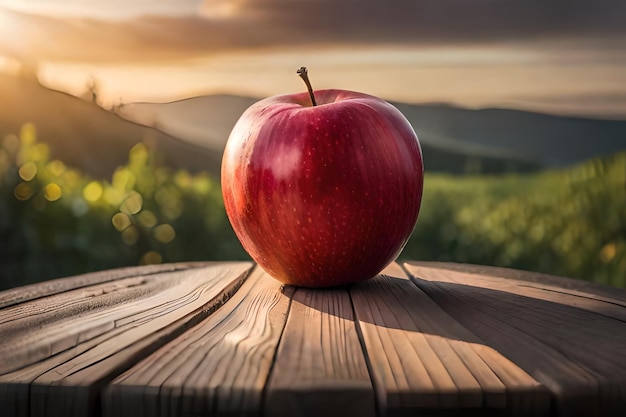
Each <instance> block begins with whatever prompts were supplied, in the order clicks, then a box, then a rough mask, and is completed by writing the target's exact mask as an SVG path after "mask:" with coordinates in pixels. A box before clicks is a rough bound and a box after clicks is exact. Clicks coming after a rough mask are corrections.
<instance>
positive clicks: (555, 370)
mask: <svg viewBox="0 0 626 417" xmlns="http://www.w3.org/2000/svg"><path fill="white" fill-rule="evenodd" d="M405 266H406V268H407V270H408V271H409V273H410V274H411V275H412V279H413V281H414V282H415V283H416V284H417V285H418V286H419V287H420V288H421V289H422V290H424V292H426V293H427V294H428V295H429V296H430V297H431V298H432V299H433V300H434V301H435V302H436V303H437V304H438V305H439V306H441V308H443V309H444V310H445V311H446V312H448V313H449V314H450V315H451V316H453V317H454V318H455V319H456V320H458V321H459V322H460V323H462V324H463V326H464V327H466V328H467V329H469V330H470V331H472V332H473V333H475V334H477V335H478V336H479V337H481V338H482V339H483V340H485V341H486V342H487V343H488V344H489V345H490V346H492V347H493V348H495V349H496V350H498V351H499V352H501V353H502V354H503V355H504V356H506V357H508V358H509V359H511V360H512V361H514V362H515V363H516V364H517V365H519V366H520V367H521V368H522V369H524V370H526V371H527V372H528V373H529V374H530V375H532V376H533V377H534V378H535V379H537V380H538V381H539V382H541V383H542V384H544V385H545V386H546V387H547V388H549V389H550V391H551V392H552V394H553V396H554V398H555V407H556V412H557V413H559V414H562V415H613V414H615V413H617V412H618V411H619V410H622V411H623V410H625V409H626V349H624V347H625V346H626V323H624V322H623V321H621V319H620V318H621V317H622V315H621V314H622V313H623V312H622V311H621V310H620V309H623V307H621V306H619V304H616V303H614V302H609V301H606V300H603V299H600V298H598V297H595V296H588V297H580V295H579V294H578V291H579V290H577V289H574V290H570V289H567V288H563V289H562V290H560V291H554V290H553V288H552V286H550V288H548V289H546V288H544V287H545V284H542V283H541V282H538V283H537V285H535V284H533V285H531V286H530V287H529V286H528V284H529V283H532V279H520V278H519V276H518V277H517V278H516V279H510V278H502V277H497V275H495V276H486V275H480V276H472V275H471V274H469V275H468V274H466V273H463V272H459V271H455V270H453V269H446V268H440V267H437V266H432V265H427V264H410V263H409V264H406V265H405ZM494 272H497V271H494ZM619 293H620V291H615V293H614V294H611V295H610V298H611V299H612V300H613V301H619V299H620V298H621V294H619ZM588 294H594V293H588ZM608 296H609V295H608V294H602V295H600V297H602V298H606V297H608ZM612 315H614V316H615V317H611V316H612ZM598 345H600V346H601V347H599V348H596V347H597V346H598Z"/></svg>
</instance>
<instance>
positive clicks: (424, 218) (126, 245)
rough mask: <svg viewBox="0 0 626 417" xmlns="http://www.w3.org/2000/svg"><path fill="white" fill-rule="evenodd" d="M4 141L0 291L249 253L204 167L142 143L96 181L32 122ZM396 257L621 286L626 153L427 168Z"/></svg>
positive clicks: (625, 252)
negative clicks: (500, 171) (493, 172)
mask: <svg viewBox="0 0 626 417" xmlns="http://www.w3.org/2000/svg"><path fill="white" fill-rule="evenodd" d="M0 141H1V143H0V245H1V246H0V289H5V288H9V287H13V286H17V285H23V284H27V283H31V282H37V281H42V280H46V279H50V278H55V277H60V276H67V275H73V274H79V273H83V272H89V271H93V270H100V269H106V268H113V267H119V266H127V265H137V264H142V263H157V262H176V261H189V260H221V259H246V254H245V252H244V251H243V250H242V248H241V246H240V245H239V243H238V241H237V239H236V238H235V236H234V234H233V233H232V230H231V228H230V225H229V224H228V221H227V219H226V215H225V212H224V208H223V205H222V200H221V192H220V189H219V182H218V181H217V180H216V179H215V178H213V177H211V176H210V175H209V174H205V173H198V174H190V173H189V172H187V171H185V170H173V169H170V168H168V167H167V166H164V165H161V164H160V163H159V162H158V161H159V155H158V154H154V153H153V152H152V151H151V150H150V149H149V148H148V147H147V146H145V145H144V144H142V143H139V144H137V145H136V146H135V147H134V148H133V149H132V150H131V151H130V153H129V158H128V163H127V164H126V165H125V166H122V167H119V168H118V169H116V170H115V172H114V173H113V174H112V175H111V177H110V180H107V181H103V180H96V179H92V178H90V177H88V176H87V175H85V174H84V173H82V172H80V171H78V170H76V169H74V168H72V167H71V166H68V165H66V164H65V163H64V162H63V161H60V160H55V159H52V158H50V150H49V147H48V146H47V145H46V144H45V143H43V142H40V141H38V140H37V135H36V130H35V128H34V126H32V125H25V126H24V127H23V128H22V130H21V132H20V134H19V135H9V136H6V137H5V138H1V139H0ZM425 158H428V155H425ZM401 257H402V258H412V259H421V260H446V261H458V262H470V263H479V264H487V265H499V266H510V267H516V268H521V269H527V270H534V271H541V272H547V273H552V274H558V275H565V276H570V277H575V278H580V279H586V280H591V281H596V282H602V283H605V284H610V285H613V286H617V287H626V153H618V154H614V155H612V156H608V157H605V158H601V159H600V158H598V159H593V160H591V161H588V162H586V163H584V164H582V165H578V166H575V167H572V168H568V169H563V170H559V171H545V172H542V173H537V174H524V175H512V174H508V175H507V176H493V177H488V176H447V175H442V174H427V175H426V179H425V191H424V199H423V203H422V211H421V214H420V218H419V220H418V224H417V227H416V229H415V232H414V234H413V236H412V238H411V239H410V241H409V243H408V244H407V246H406V248H405V251H404V252H403V254H402V256H401Z"/></svg>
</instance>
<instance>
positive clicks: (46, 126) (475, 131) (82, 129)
mask: <svg viewBox="0 0 626 417" xmlns="http://www.w3.org/2000/svg"><path fill="white" fill-rule="evenodd" d="M255 101H257V99H256V98H252V97H241V96H231V95H210V96H200V97H194V98H189V99H185V100H179V101H174V102H170V103H128V104H125V105H123V106H121V107H119V108H117V109H116V110H115V113H113V112H110V111H107V110H105V109H102V108H100V107H99V106H97V105H96V104H95V103H92V102H89V101H85V100H83V99H79V98H76V97H74V96H71V95H68V94H65V93H61V92H57V91H52V90H49V89H47V88H45V87H42V86H41V85H40V84H39V83H38V82H37V80H36V79H34V78H27V77H17V76H12V75H7V74H0V138H2V137H3V136H4V135H5V134H8V133H17V132H18V131H19V129H20V127H21V126H22V124H24V123H26V122H33V123H34V124H35V125H36V127H37V130H38V132H39V138H40V139H41V140H42V141H45V142H46V143H48V144H49V145H50V147H51V152H52V156H53V157H54V158H60V159H62V160H64V161H65V162H67V163H69V164H71V165H73V166H76V167H78V168H81V169H82V170H83V171H85V172H87V173H88V174H90V175H92V176H96V177H99V178H107V177H109V176H110V174H111V173H112V171H113V170H114V169H115V168H116V167H117V166H119V165H122V164H124V163H125V162H126V160H127V156H128V151H129V150H130V148H131V147H132V146H133V145H135V144H136V143H137V142H139V141H144V142H147V143H148V144H149V145H151V146H152V147H154V148H155V149H156V150H157V151H158V153H159V155H161V156H162V157H163V159H164V160H165V162H166V163H168V164H169V165H171V166H173V167H175V168H181V167H182V168H187V169H189V170H191V171H198V170H206V171H209V172H211V173H213V174H215V175H219V170H220V162H221V155H222V151H223V149H224V146H225V143H226V140H227V138H228V135H229V133H230V131H231V129H232V127H233V125H234V124H235V122H236V121H237V119H238V118H239V116H240V115H241V113H243V111H244V110H245V109H246V108H248V107H249V106H250V105H251V104H252V103H254V102H255ZM394 104H395V105H396V106H397V107H398V108H399V109H400V110H401V111H402V112H403V113H404V114H405V115H406V117H407V118H408V119H409V121H410V122H411V123H412V124H413V126H414V127H415V130H416V131H417V133H418V136H419V138H420V142H421V144H422V149H423V152H424V160H425V166H426V169H427V170H429V171H439V172H450V173H459V174H462V173H499V172H511V171H515V172H520V171H530V170H535V169H539V168H543V167H558V166H563V165H568V164H573V163H577V162H580V161H583V160H586V159H589V158H591V157H594V156H599V155H604V154H609V153H613V152H615V151H618V150H624V149H626V121H610V120H595V119H582V118H572V117H559V116H549V115H543V114H537V113H529V112H524V111H517V110H506V109H486V110H468V109H460V108H455V107H451V106H447V105H440V104H427V105H426V104H425V105H411V104H404V103H394Z"/></svg>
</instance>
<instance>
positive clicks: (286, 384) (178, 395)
mask: <svg viewBox="0 0 626 417" xmlns="http://www.w3.org/2000/svg"><path fill="white" fill-rule="evenodd" d="M383 272H384V273H383V274H382V275H380V276H378V277H376V278H374V279H372V280H370V281H368V282H365V283H361V284H355V285H352V286H348V287H342V288H336V289H330V290H311V289H301V288H293V287H284V286H281V285H280V284H279V283H278V282H277V281H275V280H273V279H272V278H270V277H269V276H267V275H266V274H265V273H264V272H263V271H262V270H261V269H260V268H258V267H254V266H253V265H252V264H249V263H189V264H168V265H161V266H146V267H137V268H125V269H118V270H111V271H104V272H98V273H94V274H88V275H82V276H76V277H70V278H65V279H60V280H55V281H50V282H45V283H41V284H37V285H32V286H27V287H22V288H17V289H12V290H9V291H5V292H2V293H0V415H1V416H71V415H76V416H99V415H102V416H133V417H135V416H201V415H260V414H262V415H265V416H298V415H311V416H317V415H319V416H330V415H340V416H343V417H347V416H352V415H354V416H372V415H437V416H441V415H463V416H470V415H563V416H566V415H585V416H587V415H589V416H609V415H616V416H617V415H619V416H625V415H626V291H624V290H617V289H613V288H607V287H602V286H598V285H594V284H591V283H587V282H582V281H575V280H569V279H565V278H558V277H551V276H546V275H540V274H535V273H528V272H520V271H514V270H505V269H499V268H490V267H478V266H469V265H459V264H447V263H424V262H411V263H406V264H403V265H398V264H393V265H391V266H390V267H389V268H387V269H386V270H385V271H383Z"/></svg>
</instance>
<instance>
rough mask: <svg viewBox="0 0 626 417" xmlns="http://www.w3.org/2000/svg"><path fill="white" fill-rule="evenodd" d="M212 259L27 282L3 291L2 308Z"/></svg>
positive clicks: (0, 299)
mask: <svg viewBox="0 0 626 417" xmlns="http://www.w3.org/2000/svg"><path fill="white" fill-rule="evenodd" d="M209 264H210V262H179V263H170V264H159V265H143V266H130V267H125V268H116V269H109V270H106V271H98V272H92V273H88V274H81V275H76V276H73V277H66V278H59V279H51V280H48V281H44V282H39V283H36V284H29V285H24V286H22V287H16V288H11V289H8V290H5V291H1V292H0V309H3V308H6V307H10V306H12V305H15V304H20V303H24V302H26V301H30V300H34V299H37V298H42V297H47V296H50V295H54V294H60V293H62V292H66V291H70V290H76V289H78V288H84V287H89V286H92V285H96V284H102V283H105V282H111V281H116V280H120V279H122V278H129V277H139V276H146V275H152V274H162V273H165V272H174V271H180V270H184V269H191V268H201V267H203V266H207V265H209Z"/></svg>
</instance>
